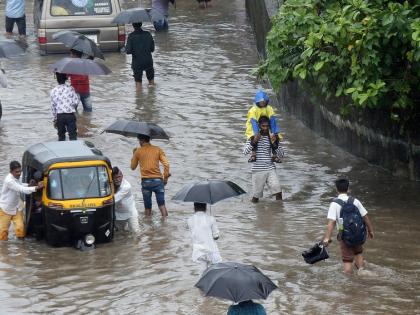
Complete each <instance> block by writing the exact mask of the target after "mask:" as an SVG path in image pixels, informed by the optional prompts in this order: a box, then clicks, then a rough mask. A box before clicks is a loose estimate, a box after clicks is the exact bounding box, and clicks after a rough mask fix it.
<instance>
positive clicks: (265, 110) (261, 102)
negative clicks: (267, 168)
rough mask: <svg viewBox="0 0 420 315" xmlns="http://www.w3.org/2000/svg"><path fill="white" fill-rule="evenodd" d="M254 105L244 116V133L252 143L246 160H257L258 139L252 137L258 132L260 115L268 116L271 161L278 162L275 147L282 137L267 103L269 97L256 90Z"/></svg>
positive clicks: (270, 107)
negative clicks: (249, 155) (249, 154)
mask: <svg viewBox="0 0 420 315" xmlns="http://www.w3.org/2000/svg"><path fill="white" fill-rule="evenodd" d="M254 101H255V105H253V106H252V107H251V108H250V109H249V110H248V114H247V117H246V131H245V135H246V138H247V139H248V140H250V142H251V144H252V152H251V157H250V158H249V160H248V162H255V161H256V160H257V146H258V141H254V138H255V136H256V135H257V134H259V133H260V129H259V125H258V120H259V119H260V117H262V116H266V117H268V119H269V120H270V133H271V135H270V139H271V150H272V152H273V158H272V159H273V162H276V163H280V162H281V159H280V157H279V156H278V155H277V151H276V150H277V148H278V146H279V142H280V140H281V139H282V137H281V135H280V134H279V132H280V129H279V127H278V126H277V122H276V118H275V117H274V110H273V107H272V106H271V105H268V103H269V101H270V99H269V98H268V95H267V94H266V93H265V92H264V91H262V90H258V91H257V93H256V94H255V98H254Z"/></svg>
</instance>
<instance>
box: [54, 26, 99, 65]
mask: <svg viewBox="0 0 420 315" xmlns="http://www.w3.org/2000/svg"><path fill="white" fill-rule="evenodd" d="M52 37H53V39H56V40H58V41H60V42H62V43H63V44H64V45H65V46H66V47H68V48H70V49H74V50H77V51H80V52H81V53H83V54H85V55H88V56H92V57H96V58H100V59H105V57H104V55H103V54H102V52H101V50H100V49H99V47H98V45H96V43H95V42H94V41H93V40H91V39H90V38H88V37H86V36H85V35H83V34H80V33H79V32H76V31H59V32H56V33H54V34H53V36H52Z"/></svg>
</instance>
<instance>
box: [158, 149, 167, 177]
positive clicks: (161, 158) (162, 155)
mask: <svg viewBox="0 0 420 315" xmlns="http://www.w3.org/2000/svg"><path fill="white" fill-rule="evenodd" d="M159 161H160V163H162V165H163V183H164V184H165V185H166V184H167V183H168V178H169V176H170V174H169V161H168V159H167V158H166V155H165V152H163V150H162V149H161V150H160V153H159Z"/></svg>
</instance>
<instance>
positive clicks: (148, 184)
mask: <svg viewBox="0 0 420 315" xmlns="http://www.w3.org/2000/svg"><path fill="white" fill-rule="evenodd" d="M141 192H142V194H143V203H144V208H145V209H152V193H153V192H154V193H155V196H156V202H157V204H158V206H164V205H165V186H164V185H163V180H162V179H160V178H146V179H143V180H142V181H141Z"/></svg>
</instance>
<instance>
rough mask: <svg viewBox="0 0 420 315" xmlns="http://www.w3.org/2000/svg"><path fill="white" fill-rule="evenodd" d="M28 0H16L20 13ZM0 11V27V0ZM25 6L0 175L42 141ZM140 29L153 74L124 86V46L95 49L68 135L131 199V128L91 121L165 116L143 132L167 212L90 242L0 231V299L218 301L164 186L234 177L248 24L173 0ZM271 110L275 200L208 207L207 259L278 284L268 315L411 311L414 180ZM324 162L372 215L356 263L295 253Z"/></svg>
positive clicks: (91, 304)
mask: <svg viewBox="0 0 420 315" xmlns="http://www.w3.org/2000/svg"><path fill="white" fill-rule="evenodd" d="M144 2H145V3H146V1H144ZM136 3H137V2H133V3H131V2H130V3H129V5H130V6H133V5H134V4H136ZM31 7H32V5H31V2H28V3H27V9H28V11H30V10H31ZM0 9H1V10H0V16H1V19H0V23H1V25H4V18H3V16H4V13H3V9H4V4H1V5H0ZM28 11H27V12H28ZM27 15H28V33H29V34H30V36H29V51H28V53H27V55H25V56H24V57H23V58H20V59H18V60H11V61H7V62H5V69H6V71H7V75H8V78H9V82H10V87H9V88H8V89H1V90H0V93H1V94H0V95H1V100H2V103H3V117H2V119H1V121H0V178H4V176H5V175H6V174H7V171H8V163H9V161H11V160H13V159H18V160H20V159H21V156H22V153H23V151H24V148H25V147H26V146H27V145H29V144H33V143H36V142H38V141H40V140H42V141H44V140H55V139H56V133H55V129H54V128H53V126H52V124H51V118H50V103H49V92H50V90H51V89H52V88H53V87H54V86H55V79H54V77H53V75H52V74H51V73H49V72H48V70H47V67H48V65H49V64H51V63H53V62H54V61H56V60H58V59H59V58H61V57H62V56H61V55H55V56H46V57H41V56H39V54H38V50H37V47H36V44H35V42H34V41H35V38H34V36H33V24H32V18H31V14H29V13H28V14H27ZM146 29H150V26H146ZM153 35H154V37H155V42H156V52H155V54H154V60H155V70H156V83H157V84H156V86H155V87H154V88H148V87H147V85H146V83H145V82H144V83H143V84H144V89H143V92H142V93H140V94H137V93H136V92H135V87H134V81H133V79H132V76H131V69H130V62H131V57H126V56H125V55H124V54H119V53H109V54H106V64H107V65H108V66H109V67H110V68H111V69H112V71H113V74H112V75H110V76H105V77H95V78H91V89H92V91H91V93H92V95H93V106H94V111H93V113H92V114H85V113H83V112H82V111H81V109H80V108H79V116H78V128H79V136H80V138H86V139H89V140H90V141H92V142H94V143H95V144H96V146H97V147H98V148H100V149H101V150H102V151H103V152H104V153H105V154H106V155H107V156H108V157H109V158H110V159H111V161H112V163H113V165H117V166H119V167H120V168H121V169H122V171H123V172H124V174H125V176H126V178H127V179H128V180H129V181H130V182H131V183H132V185H133V187H134V191H135V193H136V200H137V207H138V209H140V210H141V211H142V210H143V205H142V200H141V193H140V188H139V187H140V184H139V180H138V171H135V172H133V171H131V170H130V169H129V161H130V157H131V153H132V149H133V147H135V146H136V145H137V142H136V140H135V139H133V138H123V137H121V136H118V135H112V134H102V131H103V129H104V128H105V127H106V126H108V125H109V124H111V123H112V122H113V121H114V120H115V119H117V118H124V119H141V120H151V121H154V122H157V123H158V124H159V125H161V126H164V127H165V129H166V130H167V131H168V132H169V133H170V135H171V136H172V138H171V140H170V141H155V142H154V143H155V144H157V145H159V146H161V147H162V148H163V149H164V150H165V151H166V153H167V156H168V158H169V161H170V163H171V173H172V177H171V178H170V180H169V184H168V185H167V191H166V194H167V200H168V202H167V207H168V210H169V218H168V220H166V221H161V219H160V214H159V213H158V211H156V210H157V207H156V204H154V206H153V207H154V215H153V217H152V218H151V219H146V218H144V217H143V216H140V218H139V219H140V227H141V234H140V236H139V237H138V238H137V237H129V236H127V235H122V234H120V235H117V236H116V237H115V239H114V241H113V242H112V243H110V244H104V245H100V246H98V248H97V249H96V250H94V251H91V252H79V251H76V250H74V249H72V248H50V247H47V246H46V245H45V244H44V243H42V242H37V241H35V240H26V241H24V242H20V241H18V240H14V239H12V240H10V241H9V242H4V243H1V244H0V251H1V252H0V288H1V290H0V301H1V305H2V308H1V313H15V314H16V313H60V314H61V313H85V314H87V313H89V314H102V313H111V314H128V313H143V314H206V315H207V314H209V315H212V314H224V313H225V312H226V310H227V308H228V306H229V304H230V303H229V302H227V301H221V300H217V299H213V298H204V297H202V295H201V294H200V292H199V291H198V290H197V289H195V288H194V287H193V285H194V283H195V282H196V281H197V279H198V268H197V266H195V265H194V264H193V263H192V262H191V248H190V239H189V234H188V232H187V230H186V225H185V219H186V218H187V216H188V215H190V214H191V213H192V205H191V204H188V203H185V204H183V203H175V202H173V201H171V200H170V198H171V197H172V196H173V195H174V194H175V193H176V192H177V191H178V190H179V189H180V188H181V186H182V185H183V184H184V183H187V182H190V181H194V180H201V179H206V178H216V179H230V180H233V181H234V182H236V183H238V184H239V185H240V186H242V187H243V188H245V189H246V190H249V182H250V173H249V164H248V163H247V162H246V161H247V158H245V157H243V156H242V143H243V141H244V135H243V133H244V119H245V116H246V111H247V109H248V107H249V106H250V103H251V100H252V98H253V95H254V93H255V91H256V89H257V88H258V87H260V84H259V83H258V82H257V81H256V80H255V78H254V77H253V76H252V75H250V70H251V69H252V68H253V67H255V66H256V65H257V63H258V59H257V53H256V49H255V47H254V42H253V35H252V32H251V28H250V26H249V25H248V22H247V19H246V13H245V8H244V4H243V1H241V0H232V1H215V4H214V6H213V8H211V9H209V10H198V9H197V5H196V2H195V1H187V0H179V1H177V9H176V10H172V11H171V17H170V31H169V32H168V33H167V34H155V33H153ZM279 114H280V115H279V116H280V120H279V121H280V126H281V129H282V131H283V132H284V146H285V148H286V158H285V160H284V163H282V164H280V165H279V167H278V174H279V178H280V180H281V183H282V185H283V191H284V193H283V194H284V196H285V200H284V201H283V202H276V201H274V200H272V199H270V198H268V197H267V198H264V199H263V200H262V201H261V202H260V203H259V204H257V205H253V204H251V203H250V202H249V199H250V197H249V196H244V197H243V198H239V199H232V200H228V201H223V202H220V203H218V204H216V205H215V206H213V207H212V208H211V211H212V213H213V214H214V215H215V216H216V219H217V221H218V225H219V229H220V231H221V238H220V240H219V241H218V244H219V248H220V251H221V255H222V257H223V258H224V259H225V260H226V261H238V262H244V263H250V264H254V265H256V266H258V267H259V268H261V269H262V270H263V271H264V272H265V273H266V274H267V275H269V276H270V277H271V278H272V279H273V280H274V281H276V282H277V283H278V285H279V290H276V291H274V292H273V293H272V294H271V295H270V296H269V298H268V299H267V300H266V301H262V303H263V304H264V306H265V307H266V309H267V313H268V314H325V313H335V314H419V312H420V311H419V305H420V296H419V294H418V288H419V287H420V279H419V276H420V271H419V270H420V263H419V261H420V246H419V241H418V239H420V229H419V227H418V224H419V222H420V196H419V191H420V183H416V182H409V181H406V180H403V179H398V178H394V177H392V176H390V175H389V174H388V173H387V172H385V171H383V170H382V169H379V168H377V167H374V166H371V165H369V164H368V163H367V162H366V161H363V160H361V159H358V158H355V157H353V156H351V155H350V154H348V153H346V152H344V151H343V150H341V149H339V148H337V147H335V146H333V145H331V144H330V143H329V142H327V141H326V140H325V139H322V138H319V137H317V136H316V135H314V134H313V133H312V132H311V131H310V130H308V129H307V128H305V127H304V126H303V124H302V123H300V122H299V121H297V120H295V119H294V118H293V117H290V116H288V115H287V114H285V113H282V112H280V113H279ZM338 175H346V176H348V177H349V178H350V180H351V182H352V193H353V194H354V195H355V196H356V197H358V198H359V199H360V200H361V201H362V202H363V203H364V205H365V207H366V208H367V209H368V211H369V213H370V217H371V219H372V222H373V224H374V227H375V232H376V239H375V240H373V241H368V243H367V246H366V249H365V254H366V256H365V257H366V259H367V261H368V264H367V272H366V273H365V274H364V275H363V276H356V275H354V276H346V275H343V274H342V273H341V262H340V256H339V250H338V247H337V244H336V242H333V244H332V245H331V247H330V248H331V249H330V256H331V258H330V259H329V260H328V261H326V262H321V263H318V264H316V265H314V266H309V265H306V264H305V263H304V262H303V260H302V257H301V256H300V253H301V251H302V250H304V249H307V248H308V247H309V246H311V245H312V244H313V243H314V241H316V240H319V239H320V238H321V237H322V235H323V233H324V230H325V224H326V213H327V208H328V204H329V201H330V200H331V198H332V197H333V196H334V193H335V192H334V187H333V181H334V179H336V177H337V176H338Z"/></svg>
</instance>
